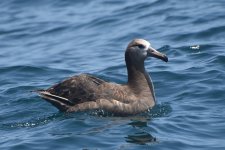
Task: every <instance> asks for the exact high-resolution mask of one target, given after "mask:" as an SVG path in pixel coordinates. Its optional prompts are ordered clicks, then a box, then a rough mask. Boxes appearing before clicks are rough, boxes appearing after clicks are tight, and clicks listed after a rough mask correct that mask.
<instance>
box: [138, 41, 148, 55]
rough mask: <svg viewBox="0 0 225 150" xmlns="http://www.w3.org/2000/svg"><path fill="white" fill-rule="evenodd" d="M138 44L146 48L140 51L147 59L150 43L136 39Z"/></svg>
mask: <svg viewBox="0 0 225 150" xmlns="http://www.w3.org/2000/svg"><path fill="white" fill-rule="evenodd" d="M136 42H137V43H138V44H141V45H143V46H144V48H143V49H140V51H141V54H142V55H143V56H144V57H147V50H148V49H149V47H150V46H151V44H150V43H149V42H148V41H146V40H144V39H136Z"/></svg>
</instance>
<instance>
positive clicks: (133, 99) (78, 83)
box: [37, 39, 168, 116]
mask: <svg viewBox="0 0 225 150" xmlns="http://www.w3.org/2000/svg"><path fill="white" fill-rule="evenodd" d="M147 57H156V58H159V59H161V60H163V61H165V62H167V61H168V58H167V56H166V55H164V54H162V53H160V52H158V51H157V50H155V49H153V48H152V47H151V45H150V43H149V42H148V41H146V40H143V39H134V40H133V41H131V42H130V43H129V44H128V46H127V49H126V52H125V61H126V66H127V72H128V82H127V83H126V84H124V85H121V84H116V83H111V82H106V81H104V80H102V79H99V78H97V77H94V76H91V75H87V74H81V75H77V76H73V77H71V78H69V79H66V80H64V81H62V82H60V83H58V84H56V85H53V86H52V87H50V88H48V89H46V90H38V91H37V93H38V94H39V95H40V96H41V97H42V98H43V99H45V100H46V101H48V102H49V103H51V104H52V105H54V106H55V107H57V108H58V109H59V110H60V111H63V112H78V111H85V110H94V109H102V110H105V111H107V112H111V113H113V114H117V115H123V116H124V115H132V114H137V113H141V112H145V111H146V110H148V109H149V108H152V107H153V106H154V105H155V95H154V88H153V84H152V81H151V79H150V76H149V75H148V73H147V72H146V70H145V67H144V60H145V59H146V58H147Z"/></svg>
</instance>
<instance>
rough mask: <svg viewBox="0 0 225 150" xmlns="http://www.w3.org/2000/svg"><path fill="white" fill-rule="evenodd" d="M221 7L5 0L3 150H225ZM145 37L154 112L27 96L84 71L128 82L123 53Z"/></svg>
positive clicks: (0, 42)
mask: <svg viewBox="0 0 225 150" xmlns="http://www.w3.org/2000/svg"><path fill="white" fill-rule="evenodd" d="M224 6H225V2H224V1H223V0H217V1H210V0H198V1H196V0H195V1H194V0H190V1H178V0H149V1H146V0H138V1H123V0H105V1H101V0H96V1H88V0H76V1H73V0H64V1H61V0H38V1H31V0H2V1H1V2H0V85H1V86H0V100H1V103H0V108H1V109H0V149H2V150H3V149H4V150H26V149H27V150H28V149H29V150H30V149H35V150H36V149H37V150H38V149H119V150H127V149H129V150H130V149H158V150H160V149H162V150H165V149H171V150H175V149H177V150H180V149H182V150H194V149H197V150H201V149H202V150H212V149H214V150H220V149H221V150H223V149H224V148H225V142H224V137H225V122H224V115H225V109H224V106H225V101H224V100H225V92H224V90H225V84H224V80H225V68H224V65H225V9H224ZM134 38H144V39H146V40H149V41H150V42H151V44H152V46H153V47H154V48H157V49H159V50H160V51H162V52H164V53H166V54H167V56H168V57H169V62H168V63H164V62H162V61H160V60H157V59H153V58H152V59H149V60H147V61H146V64H145V65H146V69H147V70H148V72H149V73H150V75H151V77H152V80H153V82H154V86H155V93H156V98H157V103H158V104H157V105H156V107H154V108H153V109H152V110H151V111H150V112H149V114H148V115H147V116H146V115H144V116H139V115H138V116H130V117H112V116H101V115H98V114H94V113H88V112H82V113H69V114H65V113H60V112H59V111H58V110H57V109H56V108H54V107H53V106H51V105H50V104H49V103H47V102H45V101H44V100H42V99H40V98H39V97H38V96H37V95H35V94H34V93H31V92H30V91H31V90H34V89H40V88H47V87H49V86H50V85H52V84H54V83H57V82H59V81H60V80H63V79H65V78H67V77H69V76H72V75H75V74H80V73H90V74H93V75H96V76H99V77H101V78H103V79H106V80H109V81H112V82H118V83H125V82H126V81H127V72H126V68H125V62H124V50H125V48H126V46H127V44H128V43H129V42H130V41H131V40H132V39H134Z"/></svg>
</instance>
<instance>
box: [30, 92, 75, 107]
mask: <svg viewBox="0 0 225 150" xmlns="http://www.w3.org/2000/svg"><path fill="white" fill-rule="evenodd" d="M32 92H36V93H38V95H39V96H40V97H41V98H43V99H44V100H46V101H47V102H49V103H51V104H52V105H53V106H55V107H56V108H58V109H59V110H60V111H67V109H68V108H69V107H70V106H73V105H74V104H73V103H72V102H71V101H69V99H67V98H64V97H61V96H58V95H54V94H51V93H50V92H48V91H46V90H36V91H32Z"/></svg>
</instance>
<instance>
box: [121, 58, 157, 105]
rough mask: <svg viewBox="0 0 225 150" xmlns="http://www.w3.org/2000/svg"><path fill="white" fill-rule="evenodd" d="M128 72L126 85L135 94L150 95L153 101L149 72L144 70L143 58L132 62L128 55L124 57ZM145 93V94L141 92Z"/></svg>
mask: <svg viewBox="0 0 225 150" xmlns="http://www.w3.org/2000/svg"><path fill="white" fill-rule="evenodd" d="M125 61H126V65H127V73H128V83H127V84H128V86H129V87H130V88H131V89H133V90H134V91H135V93H137V94H141V95H143V96H146V97H149V96H150V97H152V99H153V100H154V101H155V94H154V87H153V84H152V81H151V78H150V76H149V74H148V73H147V72H146V71H145V67H144V60H143V61H140V62H138V63H137V62H132V60H131V59H130V58H129V57H125ZM143 93H145V94H143Z"/></svg>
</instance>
